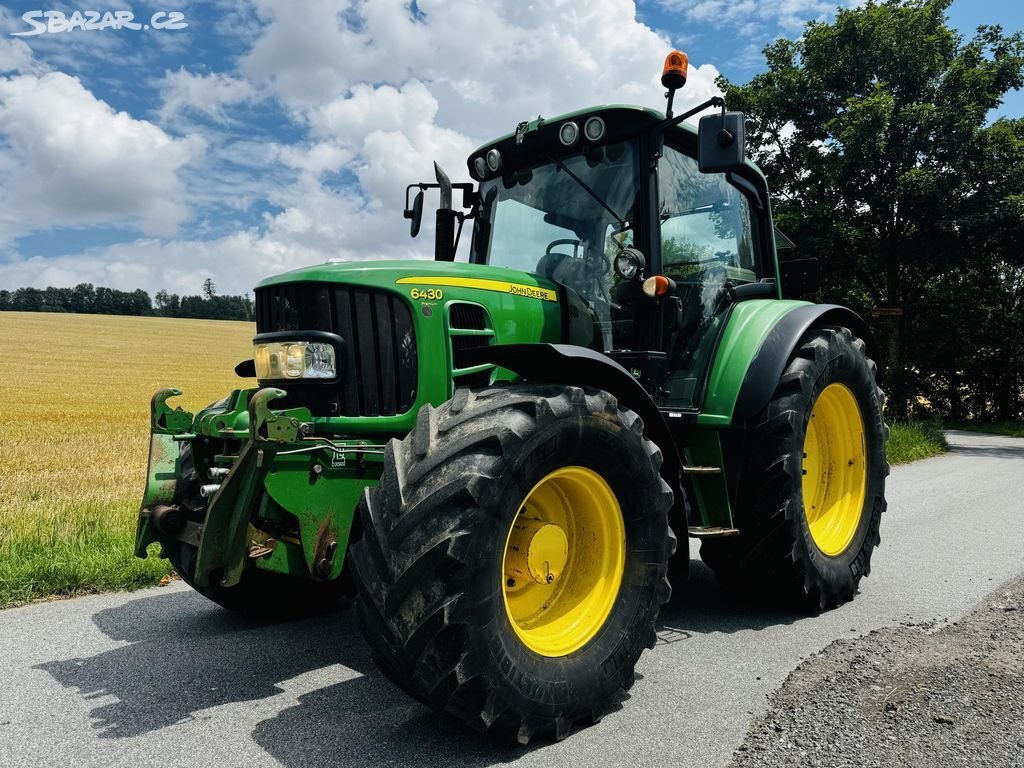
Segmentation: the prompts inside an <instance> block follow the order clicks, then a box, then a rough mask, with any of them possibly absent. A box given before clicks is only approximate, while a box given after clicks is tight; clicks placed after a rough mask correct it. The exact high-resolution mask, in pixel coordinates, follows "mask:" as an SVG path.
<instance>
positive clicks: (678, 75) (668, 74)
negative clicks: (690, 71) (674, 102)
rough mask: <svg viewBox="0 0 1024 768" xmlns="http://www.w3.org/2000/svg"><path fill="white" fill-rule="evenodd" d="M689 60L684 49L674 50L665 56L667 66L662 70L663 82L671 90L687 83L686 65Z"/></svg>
mask: <svg viewBox="0 0 1024 768" xmlns="http://www.w3.org/2000/svg"><path fill="white" fill-rule="evenodd" d="M688 64H689V61H688V60H687V58H686V54H685V53H683V52H682V51H672V53H670V54H669V55H668V56H666V57H665V68H664V69H662V70H661V84H662V85H663V86H665V87H666V88H668V89H669V90H670V91H675V90H678V89H680V88H682V87H683V86H684V85H686V67H687V65H688Z"/></svg>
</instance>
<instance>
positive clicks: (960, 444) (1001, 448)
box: [947, 430, 1024, 459]
mask: <svg viewBox="0 0 1024 768" xmlns="http://www.w3.org/2000/svg"><path fill="white" fill-rule="evenodd" d="M947 434H948V435H949V436H950V437H956V438H959V440H958V441H957V442H956V443H953V444H951V445H950V446H949V452H950V454H953V455H956V456H980V457H983V458H987V459H1024V438H1019V437H1004V436H1002V435H993V434H989V433H987V432H983V433H979V432H963V431H956V430H950V431H949V432H948V433H947ZM979 438H996V440H991V439H990V440H987V441H983V440H980V439H979Z"/></svg>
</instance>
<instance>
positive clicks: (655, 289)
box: [642, 275, 672, 299]
mask: <svg viewBox="0 0 1024 768" xmlns="http://www.w3.org/2000/svg"><path fill="white" fill-rule="evenodd" d="M671 288H672V281H671V280H669V279H668V278H667V277H665V276H664V275H653V276H651V277H648V278H647V279H646V280H644V283H643V286H642V289H643V292H644V295H645V296H650V297H651V298H652V299H653V298H656V297H658V296H664V295H665V294H666V293H668V292H669V290H670V289H671Z"/></svg>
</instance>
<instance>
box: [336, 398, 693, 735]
mask: <svg viewBox="0 0 1024 768" xmlns="http://www.w3.org/2000/svg"><path fill="white" fill-rule="evenodd" d="M660 464H661V454H660V452H659V451H658V449H657V447H655V445H654V444H653V443H651V442H650V441H648V440H647V439H645V438H644V435H643V424H642V422H641V421H640V418H639V417H638V416H637V415H636V414H635V413H633V412H632V411H628V410H626V409H624V408H620V407H619V406H618V405H617V403H616V401H615V400H614V398H612V397H611V396H610V395H608V394H607V393H604V392H600V391H595V390H583V389H578V388H572V387H561V386H550V385H516V386H508V387H492V388H489V389H483V390H478V391H470V390H464V389H463V390H458V391H457V392H456V394H455V396H454V397H453V398H452V400H451V401H449V402H448V403H446V404H445V405H443V406H442V407H440V408H438V409H434V408H430V407H425V408H424V409H422V410H421V411H420V413H419V417H418V420H417V425H416V427H415V429H414V430H413V431H412V432H411V433H410V434H409V435H408V436H407V437H406V438H405V439H404V440H402V441H392V442H391V443H390V444H389V445H388V448H387V453H386V461H385V470H384V475H383V477H382V478H381V482H380V484H379V485H378V486H377V487H376V488H374V489H371V490H369V491H368V492H367V495H366V498H365V500H364V502H363V504H362V505H361V507H360V510H361V515H362V531H363V533H362V539H361V540H360V541H358V542H357V543H356V544H355V545H353V548H352V555H351V557H352V562H353V564H354V566H355V575H356V581H357V585H358V593H357V598H356V612H357V615H358V617H359V620H360V623H361V625H362V627H363V632H364V634H365V636H366V639H367V641H368V642H369V643H370V645H371V647H372V648H373V653H374V659H375V661H376V662H377V664H378V666H379V667H380V668H381V669H382V670H383V671H384V672H385V674H387V675H388V676H389V677H390V678H391V679H392V680H393V681H394V682H395V683H397V684H398V685H399V686H401V687H402V688H403V689H404V690H406V691H408V692H409V693H410V694H412V695H413V696H415V697H416V698H418V699H420V700H421V701H423V702H425V703H427V704H429V705H431V706H433V707H434V708H436V709H439V710H443V711H445V712H448V713H450V714H452V715H454V716H455V717H456V718H458V719H459V720H461V721H463V722H464V723H467V724H468V725H470V726H472V727H475V728H477V729H479V730H488V729H493V730H497V731H502V732H506V733H511V734H515V735H516V736H517V738H518V739H519V740H520V741H521V742H523V743H526V742H527V741H529V739H530V738H531V737H532V736H533V735H534V734H536V733H546V732H553V733H554V735H555V736H556V737H557V738H563V737H564V736H566V735H567V734H568V732H569V730H570V728H571V727H572V725H573V724H574V723H576V722H578V721H580V720H587V721H590V720H593V719H598V718H600V717H601V716H602V715H603V714H604V713H605V712H607V711H609V710H611V709H613V708H615V707H616V706H617V705H618V702H619V700H620V697H621V696H622V695H623V692H624V691H625V690H627V689H629V688H630V686H631V685H632V684H633V678H634V673H633V669H634V666H635V664H636V661H637V659H638V658H639V656H640V653H641V652H642V650H643V649H644V648H645V647H648V648H649V647H652V646H653V644H654V642H655V628H654V624H655V619H656V617H657V613H658V609H659V607H660V605H661V603H663V602H664V601H666V600H667V599H668V597H669V593H670V588H669V585H668V581H667V579H666V578H665V574H666V564H667V561H668V558H669V556H670V555H671V553H672V551H673V549H674V547H675V538H674V537H673V536H672V533H671V531H670V530H669V527H668V517H667V515H668V510H669V508H670V507H671V503H672V492H671V491H670V490H669V487H668V485H667V484H666V483H665V482H664V481H663V480H662V479H661V476H660V475H659V467H660Z"/></svg>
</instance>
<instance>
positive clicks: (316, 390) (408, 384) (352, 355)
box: [256, 283, 418, 416]
mask: <svg viewBox="0 0 1024 768" xmlns="http://www.w3.org/2000/svg"><path fill="white" fill-rule="evenodd" d="M271 331H328V332H330V333H336V334H337V335H339V336H341V338H342V340H343V341H344V345H343V347H344V350H343V354H342V359H341V360H340V361H339V363H340V368H341V377H340V378H341V381H340V382H339V383H324V382H294V383H293V382H289V383H288V384H287V386H286V387H284V389H286V391H287V392H288V397H287V398H285V401H284V402H283V403H282V404H281V406H280V407H283V408H294V407H300V406H305V407H308V408H309V409H310V410H311V411H312V412H313V414H314V415H317V416H339V415H340V416H395V415H397V414H400V413H405V412H406V411H408V410H409V409H410V408H412V405H413V403H414V402H415V401H416V380H417V375H418V368H417V357H416V333H415V330H414V329H413V324H412V315H411V314H410V312H409V307H408V305H407V304H406V303H405V302H404V301H403V300H402V299H401V297H400V296H398V295H397V294H393V293H390V292H387V291H378V290H374V289H372V288H363V287H361V286H354V285H337V284H333V283H295V284H291V285H272V286H268V287H266V288H261V289H259V290H257V291H256V332H257V333H268V332H271Z"/></svg>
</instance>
